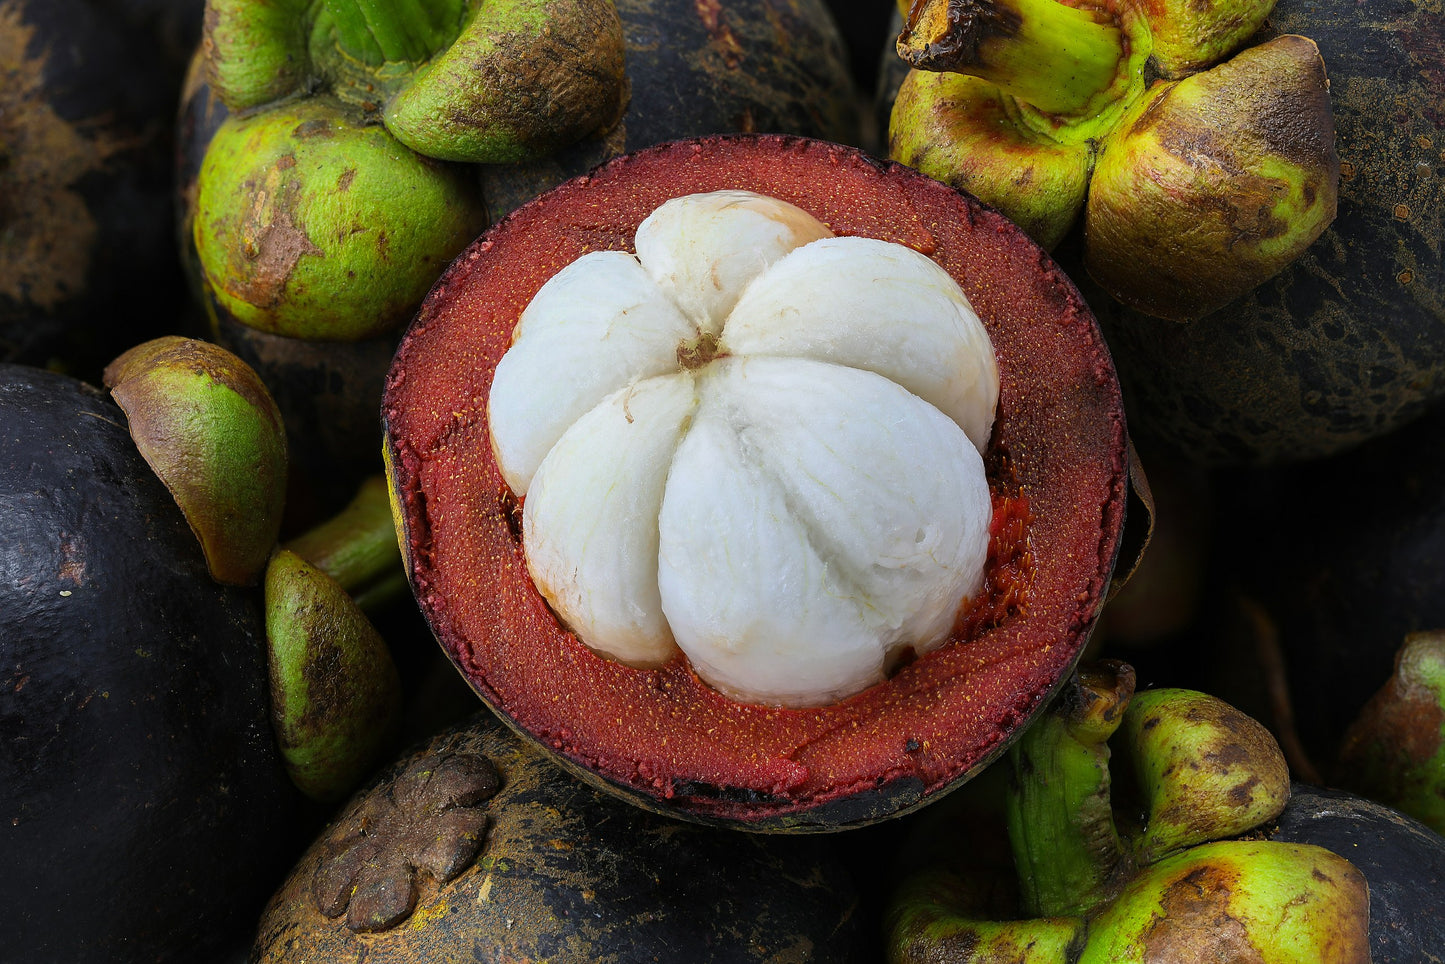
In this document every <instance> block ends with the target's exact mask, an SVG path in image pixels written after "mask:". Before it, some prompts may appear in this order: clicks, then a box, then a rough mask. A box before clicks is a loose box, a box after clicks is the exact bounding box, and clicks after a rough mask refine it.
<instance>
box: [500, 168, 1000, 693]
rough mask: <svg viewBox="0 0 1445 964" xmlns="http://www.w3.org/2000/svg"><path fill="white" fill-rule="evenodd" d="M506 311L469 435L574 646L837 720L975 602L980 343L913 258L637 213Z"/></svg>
mask: <svg viewBox="0 0 1445 964" xmlns="http://www.w3.org/2000/svg"><path fill="white" fill-rule="evenodd" d="M636 243H637V250H638V255H637V257H635V258H634V257H633V256H632V255H628V254H625V253H621V252H602V253H596V254H590V255H587V256H585V257H583V258H582V259H580V260H579V261H577V262H574V263H573V264H572V265H570V266H569V267H567V268H565V269H563V270H562V271H561V272H559V273H558V275H557V276H556V277H554V278H553V279H552V280H550V281H549V282H548V283H547V284H546V285H544V286H543V287H542V289H541V290H540V291H539V292H538V294H537V296H536V298H535V299H534V300H533V301H532V303H531V304H530V305H529V306H528V308H527V310H526V312H524V314H523V316H522V319H521V321H520V322H519V324H518V327H517V331H516V333H515V334H514V338H513V345H512V347H511V349H510V350H509V351H508V352H507V354H506V355H505V356H504V357H503V359H502V361H501V364H499V365H498V367H497V370H496V376H495V380H494V382H493V387H492V392H491V396H490V398H489V401H488V413H489V418H490V421H491V429H492V444H493V448H494V450H495V452H496V455H497V462H498V466H499V467H500V469H501V471H502V475H503V478H504V479H505V480H506V481H507V484H508V485H510V486H511V487H512V488H513V491H515V492H517V493H519V494H522V495H524V496H525V501H524V514H523V549H524V552H525V554H526V558H527V564H528V567H529V570H530V572H531V574H532V577H533V580H534V581H535V583H536V585H537V586H538V588H539V590H540V591H541V592H542V594H543V595H544V596H545V597H546V598H547V600H548V601H549V603H550V604H551V605H552V607H553V609H554V610H555V611H556V612H557V613H558V615H559V617H560V618H561V619H562V620H563V621H564V622H565V623H566V624H567V625H568V627H569V628H571V629H572V630H573V631H574V632H575V633H576V634H577V635H578V636H579V637H580V638H581V639H582V640H583V641H584V642H585V643H587V644H588V645H589V646H591V647H592V648H594V649H595V650H597V651H599V652H601V653H603V654H604V655H607V656H610V657H612V658H616V659H619V660H621V661H623V662H626V663H629V664H632V665H636V666H657V665H659V664H661V663H664V662H667V661H668V660H669V659H672V658H673V657H674V656H675V655H676V653H677V651H678V649H679V648H680V649H681V650H682V652H684V653H685V654H686V656H687V658H688V660H689V661H690V663H691V665H692V667H693V669H694V670H695V671H696V672H697V674H698V675H699V676H700V677H701V678H702V679H704V680H705V681H707V682H708V683H709V684H711V685H712V686H714V687H715V688H717V689H719V690H720V691H722V692H723V693H725V694H727V695H729V696H732V697H734V698H736V699H739V700H744V701H754V702H764V703H771V704H777V705H786V706H804V705H818V704H822V703H827V702H832V701H835V700H838V699H841V698H844V697H846V696H848V695H850V694H852V693H855V692H857V691H858V690H861V689H863V688H865V687H867V686H869V685H872V684H873V683H876V682H878V681H880V680H882V679H883V677H884V674H885V672H886V671H887V669H888V667H889V666H890V665H891V664H892V663H893V661H894V660H895V658H896V657H897V656H898V654H900V653H901V652H903V651H904V650H908V649H912V650H913V651H915V652H920V653H921V652H925V651H927V650H929V649H931V648H933V647H936V646H938V645H941V644H942V643H943V642H944V641H945V640H946V639H947V637H948V634H949V632H950V630H951V628H952V627H953V625H954V623H955V620H956V618H957V615H958V612H959V609H960V607H961V606H963V605H965V604H966V603H967V601H968V599H969V597H971V596H973V595H975V594H976V593H977V592H978V591H979V587H980V585H981V583H982V579H983V568H984V564H985V561H986V557H987V551H988V533H989V523H990V516H991V503H990V495H989V489H988V482H987V479H986V478H985V475H984V469H983V461H982V458H981V456H980V452H981V451H982V450H983V448H984V447H985V446H986V444H987V440H988V435H989V431H990V429H991V426H992V422H993V416H994V409H995V406H996V404H997V394H998V372H997V367H996V363H995V361H994V357H993V349H992V345H991V344H990V343H989V340H988V336H987V334H986V332H985V331H984V329H983V326H982V324H981V323H980V322H979V320H978V318H977V316H976V315H975V314H974V313H973V311H972V309H971V308H970V307H969V304H968V301H967V299H966V298H965V297H964V295H963V293H962V291H961V290H959V288H958V286H957V284H956V283H955V282H954V281H953V279H952V278H950V277H949V276H948V274H947V273H946V272H944V271H943V270H942V269H940V268H938V267H937V265H935V264H934V263H933V262H932V261H930V260H929V259H928V258H926V257H925V256H923V255H921V254H919V253H918V252H916V251H912V250H911V249H908V248H904V247H902V246H900V245H893V244H888V243H886V242H881V241H875V240H872V239H866V238H833V237H831V236H830V235H829V234H828V232H827V229H826V228H825V227H823V225H822V224H821V223H820V222H818V221H817V220H816V219H814V218H812V217H811V216H810V215H808V214H806V213H805V212H803V211H801V210H800V209H798V208H796V207H793V206H792V205H788V204H785V203H783V202H781V201H777V200H775V199H772V198H765V197H762V196H760V195H752V194H748V193H746V192H716V193H713V194H706V195H693V196H689V197H686V198H679V199H675V200H673V201H669V202H667V203H666V204H664V205H662V206H661V207H660V208H658V209H657V210H656V211H654V212H653V214H652V215H651V216H650V217H649V218H648V219H647V220H646V221H644V222H643V225H642V226H641V227H640V228H639V230H638V236H637V242H636Z"/></svg>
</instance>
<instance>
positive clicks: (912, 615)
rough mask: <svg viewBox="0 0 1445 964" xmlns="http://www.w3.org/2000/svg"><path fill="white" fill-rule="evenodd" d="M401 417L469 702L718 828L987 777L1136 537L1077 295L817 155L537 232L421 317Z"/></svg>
mask: <svg viewBox="0 0 1445 964" xmlns="http://www.w3.org/2000/svg"><path fill="white" fill-rule="evenodd" d="M764 269H766V270H764ZM724 319H727V321H726V325H724ZM514 343H515V344H514ZM509 348H511V351H509ZM513 352H515V353H516V354H513ZM924 399H927V401H924ZM383 415H384V419H385V423H386V454H387V459H388V464H389V475H390V478H391V481H392V486H393V491H394V505H395V509H396V512H397V520H398V526H399V529H400V531H401V534H402V542H403V551H404V554H405V555H406V558H407V568H408V572H409V575H410V578H411V580H412V585H413V588H414V590H415V592H416V594H417V598H418V600H419V602H420V605H421V608H422V611H423V612H424V614H425V615H426V616H427V618H428V621H429V622H430V624H431V626H432V629H433V632H434V633H435V634H436V636H437V638H438V639H439V640H440V642H441V644H442V646H443V648H444V649H445V650H446V651H447V653H448V654H449V655H450V657H451V658H452V660H453V661H454V662H455V663H456V665H457V667H458V669H459V670H460V671H461V673H462V675H463V676H464V677H465V678H466V679H467V680H468V682H469V683H470V684H471V685H472V687H473V688H474V689H475V690H476V691H477V693H478V694H479V695H480V696H481V697H482V699H483V700H484V701H485V702H486V703H488V704H489V705H490V706H492V707H493V708H494V709H495V710H496V711H497V712H498V713H499V714H500V715H501V716H502V717H503V718H504V719H506V720H507V721H508V722H509V723H510V724H511V725H513V726H514V727H515V728H517V729H518V730H519V731H521V732H522V733H524V734H527V735H528V736H530V737H531V738H532V739H533V740H534V741H535V742H537V743H538V744H540V745H541V746H543V747H544V748H545V749H547V750H549V751H550V752H552V753H554V754H555V755H556V756H557V757H558V758H559V759H561V760H563V761H564V762H565V763H566V764H567V765H568V766H570V767H571V768H572V769H573V770H574V772H578V773H580V774H582V775H583V776H585V777H586V778H588V779H591V780H593V781H595V782H596V783H598V784H599V785H601V786H604V787H606V788H610V789H612V790H615V791H619V792H621V793H622V794H624V795H625V796H627V797H629V798H630V799H633V800H634V801H636V802H638V803H640V804H642V805H643V806H646V807H651V808H655V809H658V810H662V811H665V812H667V813H671V814H675V815H679V816H683V817H686V818H689V819H693V820H698V821H703V822H716V823H722V824H727V825H745V826H747V827H750V828H754V829H788V830H794V829H801V830H816V829H836V828H840V827H848V826H857V825H860V824H865V823H869V822H871V821H874V820H877V819H880V818H882V817H885V816H889V815H893V814H897V813H901V812H904V811H907V810H909V809H912V808H914V807H916V806H919V805H921V804H923V803H925V802H927V801H928V800H930V799H931V798H933V797H935V796H937V795H939V794H941V793H942V792H943V791H944V790H946V789H948V788H950V787H952V786H954V785H955V784H957V783H958V782H960V781H962V780H964V779H966V778H968V777H969V776H971V775H972V774H973V773H975V772H976V771H977V770H979V769H980V768H982V767H983V766H984V765H986V764H987V763H988V762H989V761H991V760H992V759H993V758H995V757H996V756H997V755H998V754H999V753H1001V752H1002V750H1003V749H1004V747H1005V746H1006V745H1007V743H1008V742H1009V740H1010V739H1011V738H1012V737H1013V736H1014V735H1015V734H1016V733H1017V731H1018V730H1019V728H1020V727H1021V726H1022V724H1023V723H1024V722H1025V721H1026V720H1027V719H1028V718H1029V716H1030V715H1031V714H1032V713H1033V712H1034V711H1035V710H1037V709H1038V708H1039V707H1040V706H1042V705H1043V704H1044V702H1046V700H1047V698H1048V696H1049V695H1050V694H1051V693H1052V692H1054V691H1055V690H1056V689H1057V688H1058V687H1059V686H1061V685H1062V682H1063V680H1064V679H1065V678H1066V677H1067V675H1068V672H1069V670H1070V668H1071V667H1072V666H1073V665H1074V662H1075V661H1076V660H1077V658H1078V656H1079V653H1080V650H1081V649H1082V647H1083V645H1084V642H1085V640H1086V639H1087V637H1088V633H1089V630H1090V628H1091V627H1092V625H1093V622H1094V620H1095V618H1096V616H1097V614H1098V610H1099V607H1100V605H1101V604H1102V601H1103V598H1104V595H1105V592H1106V590H1107V588H1108V585H1109V580H1110V574H1111V571H1112V570H1113V568H1114V563H1115V560H1116V557H1117V555H1118V553H1119V548H1120V544H1121V530H1122V524H1123V519H1124V511H1125V500H1126V496H1127V491H1128V470H1129V458H1128V451H1127V437H1126V432H1125V426H1124V421H1123V417H1122V412H1121V407H1120V400H1119V396H1118V392H1117V385H1116V383H1115V380H1114V377H1113V371H1112V366H1111V364H1110V361H1109V356H1108V352H1107V349H1106V348H1105V346H1104V344H1103V342H1102V339H1101V338H1100V336H1099V333H1098V331H1097V329H1096V328H1095V326H1094V323H1093V320H1092V318H1091V316H1090V315H1089V313H1088V310H1087V308H1086V307H1085V306H1084V304H1083V302H1082V301H1081V300H1080V299H1079V297H1078V295H1077V292H1076V290H1075V289H1074V288H1073V286H1072V285H1071V284H1070V282H1069V281H1068V279H1067V278H1065V277H1064V275H1063V274H1062V273H1061V272H1060V271H1059V270H1058V269H1057V267H1055V266H1054V265H1053V264H1052V262H1050V261H1049V259H1048V258H1047V256H1045V255H1044V254H1043V252H1042V251H1041V250H1040V249H1039V248H1038V246H1037V245H1035V244H1034V243H1033V242H1032V241H1030V240H1029V239H1028V238H1027V237H1026V236H1025V235H1024V234H1023V233H1022V232H1021V231H1019V230H1018V229H1017V228H1016V227H1015V226H1014V225H1012V224H1011V223H1010V222H1008V221H1006V220H1005V219H1004V218H1003V217H1002V216H1000V215H998V214H996V213H994V212H992V211H989V210H987V209H985V208H983V207H982V206H981V205H979V204H978V203H976V202H975V201H973V200H972V199H970V198H968V197H966V196H964V195H962V194H960V193H958V192H957V191H954V190H952V189H950V188H947V187H945V186H944V185H942V184H939V183H938V182H936V181H933V180H931V179H929V178H925V177H923V176H921V175H919V174H917V173H916V172H913V171H911V170H908V169H906V168H904V167H902V166H900V165H896V164H889V163H884V162H880V161H877V160H875V159H873V158H870V157H868V156H866V155H864V154H862V153H861V152H859V151H857V150H854V149H851V148H847V147H844V146H841V145H836V144H828V143H824V142H819V141H812V140H807V139H802V138H794V137H783V136H767V135H754V136H747V135H734V136H720V137H709V138H701V139H697V140H692V141H680V142H672V143H669V144H666V145H661V146H658V147H656V148H652V149H648V150H645V151H641V152H638V153H636V154H631V155H626V156H624V157H623V158H620V159H617V160H615V161H613V162H610V163H608V164H607V165H604V166H603V167H601V168H599V169H597V170H595V171H594V172H592V173H591V174H589V175H587V176H586V177H583V178H579V179H576V180H574V181H571V182H568V183H566V184H564V185H562V186H561V187H559V188H557V189H555V190H553V191H551V192H549V193H547V194H545V195H543V196H542V197H540V198H538V199H537V200H535V201H534V202H532V203H529V204H528V205H525V206H524V207H522V208H519V209H518V210H517V211H515V212H513V213H512V214H511V215H509V216H508V217H507V218H506V219H505V220H504V221H502V222H501V223H499V224H498V225H496V226H495V227H494V228H492V229H491V230H490V231H488V232H487V234H485V235H484V236H483V237H482V238H481V239H479V240H478V242H477V243H476V244H474V245H473V246H472V247H471V248H469V249H468V250H467V251H466V252H465V253H464V254H463V255H462V256H460V257H459V258H458V259H457V261H456V262H455V263H454V265H453V267H452V268H451V269H450V270H449V271H448V273H447V274H446V275H445V276H444V277H443V278H442V280H441V281H439V282H438V284H437V286H436V288H435V289H434V290H433V292H432V293H431V295H429V296H428V299H427V301H426V302H425V304H424V305H423V308H422V311H421V313H420V314H419V316H418V318H417V320H416V322H415V323H414V324H413V326H412V327H411V329H410V330H409V331H408V333H407V335H406V337H405V338H404V339H403V342H402V345H401V347H400V349H399V350H398V353H397V357H396V360H395V362H394V364H393V367H392V371H391V374H390V376H389V378H388V383H387V389H386V393H385V396H384V407H383ZM504 418H505V420H506V424H505V425H503V424H502V419H504ZM574 420H575V423H574ZM669 466H670V468H669ZM668 473H670V474H671V477H667V476H668ZM674 477H675V478H678V479H685V481H684V482H681V483H678V484H676V485H674V482H673V478H674ZM543 490H551V491H552V492H553V495H550V496H546V497H544V496H542V495H541V494H540V493H541V492H542V491H543ZM674 642H675V644H676V645H674ZM684 654H686V655H684ZM749 654H750V655H749Z"/></svg>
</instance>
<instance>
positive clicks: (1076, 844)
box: [1006, 665, 1134, 917]
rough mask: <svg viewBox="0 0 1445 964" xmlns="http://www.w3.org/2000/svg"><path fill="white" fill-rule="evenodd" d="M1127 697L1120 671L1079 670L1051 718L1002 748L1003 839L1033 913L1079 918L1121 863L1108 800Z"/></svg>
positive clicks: (1115, 878) (1126, 673) (1127, 673)
mask: <svg viewBox="0 0 1445 964" xmlns="http://www.w3.org/2000/svg"><path fill="white" fill-rule="evenodd" d="M1133 693H1134V672H1133V670H1132V669H1130V668H1128V667H1126V666H1122V665H1121V666H1117V667H1103V668H1099V669H1089V670H1085V671H1081V672H1080V673H1079V675H1078V678H1077V685H1075V686H1074V687H1072V688H1071V689H1070V690H1069V691H1068V692H1067V693H1066V694H1065V697H1064V698H1063V699H1062V700H1061V701H1060V703H1059V705H1058V707H1057V709H1056V710H1055V712H1053V713H1049V714H1045V715H1044V716H1043V717H1042V718H1040V719H1039V720H1038V721H1037V722H1036V723H1034V724H1033V725H1032V726H1030V727H1029V730H1028V732H1026V733H1025V734H1024V735H1023V737H1021V738H1020V739H1019V741H1018V742H1017V743H1015V744H1014V746H1013V747H1012V748H1011V749H1010V751H1009V764H1010V766H1011V768H1012V773H1013V784H1012V786H1011V788H1010V789H1011V792H1010V793H1009V795H1008V802H1007V808H1006V812H1007V816H1008V828H1009V841H1010V843H1011V844H1012V845H1013V852H1014V864H1015V866H1016V867H1017V868H1018V871H1019V892H1020V893H1019V897H1020V899H1019V903H1020V906H1021V908H1022V909H1023V911H1024V913H1026V914H1028V915H1029V916H1031V917H1082V916H1083V915H1085V914H1087V913H1089V911H1091V910H1092V909H1093V908H1094V907H1096V906H1098V905H1099V904H1101V903H1103V902H1104V901H1106V900H1108V899H1109V898H1110V897H1112V896H1113V894H1114V893H1115V892H1116V891H1117V890H1118V887H1119V884H1120V881H1121V878H1122V874H1124V873H1125V872H1126V871H1127V869H1128V867H1127V864H1126V859H1127V854H1126V851H1125V848H1124V844H1123V841H1122V840H1121V839H1120V837H1119V832H1118V830H1117V829H1116V827H1115V825H1114V814H1113V809H1112V806H1111V802H1110V774H1109V746H1108V740H1109V737H1111V736H1113V734H1114V731H1115V730H1116V729H1117V728H1118V726H1119V723H1120V722H1121V720H1122V719H1123V713H1124V708H1125V706H1127V705H1128V703H1129V698H1130V697H1131V696H1132V695H1133Z"/></svg>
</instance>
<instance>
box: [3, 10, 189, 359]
mask: <svg viewBox="0 0 1445 964" xmlns="http://www.w3.org/2000/svg"><path fill="white" fill-rule="evenodd" d="M199 26H200V11H199V9H197V5H196V4H194V3H192V2H189V0H148V2H144V3H135V2H130V3H119V2H109V3H94V2H79V0H9V2H6V3H5V4H4V5H3V7H0V77H3V80H0V264H3V265H4V266H5V270H4V272H3V277H0V361H7V362H19V363H24V364H32V365H37V366H50V367H54V368H58V369H64V370H67V371H69V372H71V373H73V374H76V375H78V376H80V377H84V378H88V379H91V380H94V379H96V378H97V377H98V376H99V371H100V367H101V366H102V365H104V364H105V362H107V361H109V360H110V359H111V358H112V357H114V356H115V354H116V353H118V352H119V351H121V350H122V349H123V348H125V347H128V346H130V345H132V344H134V343H136V342H137V341H141V340H143V339H144V338H146V337H149V336H152V335H156V334H161V333H163V332H165V331H169V330H171V327H172V326H173V325H174V324H175V320H176V319H178V318H180V317H182V316H183V313H184V307H185V305H186V300H187V299H186V292H185V285H184V282H183V279H182V276H181V273H180V271H179V270H178V268H177V265H176V262H175V256H174V249H173V247H172V245H171V242H170V223H171V219H172V216H173V214H172V212H173V207H172V190H173V182H172V180H171V148H172V137H173V133H174V127H173V120H174V113H175V106H174V105H175V101H176V97H177V95H178V93H179V91H180V87H181V78H182V76H183V73H184V66H185V61H184V55H182V54H180V53H179V51H178V45H180V44H184V45H186V46H189V45H190V44H193V43H194V42H195V37H196V36H197V34H198V33H199ZM121 78H123V82H121V80H120V79H121ZM140 306H144V308H143V309H142V308H141V307H140Z"/></svg>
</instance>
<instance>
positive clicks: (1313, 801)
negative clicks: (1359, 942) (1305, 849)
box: [1271, 783, 1445, 964]
mask: <svg viewBox="0 0 1445 964" xmlns="http://www.w3.org/2000/svg"><path fill="white" fill-rule="evenodd" d="M1271 839H1273V840H1278V841H1281V842H1287V843H1308V844H1314V845H1316V846H1319V847H1324V848H1325V849H1326V850H1330V851H1333V852H1334V853H1336V854H1339V855H1340V856H1341V857H1344V858H1345V859H1346V860H1348V861H1350V863H1352V864H1354V865H1355V867H1356V868H1357V869H1358V870H1359V871H1360V872H1361V873H1362V874H1364V875H1365V881H1366V882H1367V883H1368V884H1369V887H1370V953H1371V958H1372V959H1373V960H1374V961H1375V962H1376V964H1389V962H1395V961H1399V962H1404V961H1418V962H1420V964H1431V962H1439V961H1445V838H1442V837H1441V836H1440V835H1439V834H1437V833H1435V832H1434V831H1433V830H1431V829H1430V828H1429V827H1426V826H1425V825H1424V824H1422V823H1420V822H1419V821H1417V820H1413V819H1411V818H1410V817H1407V816H1405V815H1404V814H1401V813H1399V812H1397V811H1394V810H1391V809H1390V808H1389V807H1386V806H1382V805H1381V804H1378V803H1375V802H1373V801H1370V800H1365V799H1363V798H1361V797H1357V796H1354V795H1352V794H1348V793H1342V792H1340V791H1338V790H1328V789H1324V788H1320V787H1312V786H1308V785H1306V784H1301V783H1297V784H1295V785H1294V787H1293V788H1292V790H1291V795H1290V803H1289V806H1288V807H1286V808H1285V811H1284V813H1283V814H1281V815H1280V818H1279V824H1278V827H1277V828H1276V829H1275V830H1274V832H1273V835H1272V837H1271Z"/></svg>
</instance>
